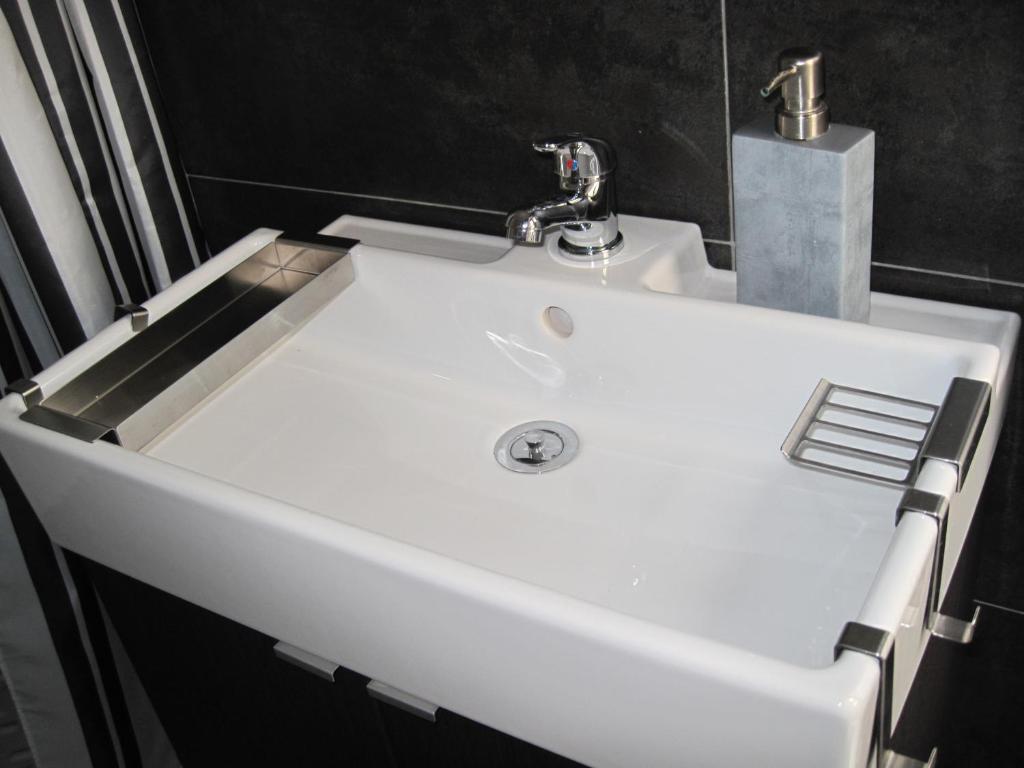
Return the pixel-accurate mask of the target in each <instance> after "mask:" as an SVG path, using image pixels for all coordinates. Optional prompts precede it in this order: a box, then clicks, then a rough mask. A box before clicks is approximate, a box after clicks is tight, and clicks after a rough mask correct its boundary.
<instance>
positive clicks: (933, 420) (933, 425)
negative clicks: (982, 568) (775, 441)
mask: <svg viewBox="0 0 1024 768" xmlns="http://www.w3.org/2000/svg"><path fill="white" fill-rule="evenodd" d="M991 397H992V386H991V385H990V384H989V383H988V382H985V381H978V380H976V379H967V378H963V377H959V376H958V377H956V378H954V379H953V380H952V382H950V385H949V388H948V389H947V390H946V395H945V397H944V398H943V400H942V404H941V405H935V404H933V403H926V402H922V401H920V400H910V399H908V398H905V397H896V396H894V395H888V394H882V393H880V392H872V391H870V390H866V389H857V388H855V387H846V386H842V385H839V384H833V383H832V382H830V381H828V380H826V379H822V380H821V381H819V382H818V385H817V386H816V387H815V388H814V392H813V393H812V394H811V397H810V399H809V400H808V401H807V404H806V405H805V406H804V408H803V410H802V411H801V412H800V415H799V416H798V417H797V420H796V422H795V423H794V424H793V427H792V429H790V431H789V434H788V435H787V436H786V439H785V441H783V443H782V453H783V454H784V455H785V456H786V458H787V459H789V460H790V461H792V462H794V463H795V464H800V465H803V466H806V467H810V468H812V469H819V470H823V471H825V472H831V473H833V474H839V475H845V476H847V477H853V478H857V479H860V480H867V481H870V482H875V483H882V484H885V485H897V486H902V487H911V486H913V484H914V481H915V480H916V479H917V475H918V473H919V472H920V470H921V466H922V465H923V464H924V461H925V460H926V459H935V460H936V461H943V462H947V463H949V464H952V465H953V466H954V467H955V468H956V476H957V486H956V489H957V490H958V491H959V490H960V489H961V488H962V487H963V484H964V480H965V479H966V477H967V472H968V470H969V469H970V466H971V461H972V460H973V459H974V452H975V450H977V447H978V441H979V440H980V439H981V433H982V430H983V429H984V427H985V422H986V419H987V417H988V407H989V401H990V400H991Z"/></svg>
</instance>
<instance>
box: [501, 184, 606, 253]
mask: <svg viewBox="0 0 1024 768" xmlns="http://www.w3.org/2000/svg"><path fill="white" fill-rule="evenodd" d="M589 207H590V205H589V201H588V200H587V198H586V197H584V196H583V195H572V196H571V197H561V198H556V199H555V200H548V201H546V202H543V203H539V204H537V205H535V206H533V207H532V208H524V209H522V210H518V211H512V213H510V214H509V215H508V218H507V219H506V220H505V230H506V232H507V236H508V238H509V239H510V240H512V241H513V242H516V243H524V244H526V245H540V244H541V243H542V242H544V230H545V229H547V228H548V227H551V226H554V225H555V224H567V223H570V222H576V221H581V220H583V219H584V218H586V214H587V211H588V209H589Z"/></svg>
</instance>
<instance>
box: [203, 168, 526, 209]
mask: <svg viewBox="0 0 1024 768" xmlns="http://www.w3.org/2000/svg"><path fill="white" fill-rule="evenodd" d="M187 175H188V177H189V178H190V179H200V180H202V181H221V182H224V183H226V184H247V185H249V186H252V187H268V188H270V189H287V190H291V191H293V192H316V193H319V194H322V195H334V196H336V197H359V198H363V199H365V200H381V201H383V202H388V203H403V204H405V205H421V206H424V207H427V208H450V209H452V210H455V211H470V212H472V213H488V214H494V215H496V216H505V215H506V214H507V213H508V212H507V211H494V210H491V209H489V208H472V207H470V206H466V205H452V204H449V203H431V202H427V201H426V200H407V199H405V198H401V197H387V196H385V195H368V194H364V193H361V192H343V191H341V190H338V189H323V188H321V187H300V186H296V185H293V184H276V183H274V182H270V181H254V180H252V179H233V178H229V177H226V176H207V175H206V174H202V173H189V174H187Z"/></svg>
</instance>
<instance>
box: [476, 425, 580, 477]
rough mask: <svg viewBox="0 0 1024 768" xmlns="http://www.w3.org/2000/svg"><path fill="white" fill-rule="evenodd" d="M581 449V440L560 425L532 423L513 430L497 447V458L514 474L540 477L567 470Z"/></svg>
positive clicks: (506, 434) (501, 439) (500, 440)
mask: <svg viewBox="0 0 1024 768" xmlns="http://www.w3.org/2000/svg"><path fill="white" fill-rule="evenodd" d="M579 447H580V439H579V437H577V436H576V433H575V432H573V431H572V429H571V428H569V427H567V426H566V425H565V424H560V423H559V422H557V421H528V422H526V423H525V424H520V425H519V426H518V427H512V429H510V430H509V431H508V432H506V433H505V434H504V435H502V436H501V437H500V438H499V439H498V442H497V443H496V444H495V446H494V458H495V459H497V460H498V463H499V464H501V466H503V467H505V468H506V469H511V470H512V471H513V472H525V473H527V474H534V475H536V474H540V473H541V472H550V471H551V470H552V469H558V468H559V467H562V466H565V465H566V464H568V463H569V462H570V461H572V459H573V457H575V456H576V452H577V451H578V450H579Z"/></svg>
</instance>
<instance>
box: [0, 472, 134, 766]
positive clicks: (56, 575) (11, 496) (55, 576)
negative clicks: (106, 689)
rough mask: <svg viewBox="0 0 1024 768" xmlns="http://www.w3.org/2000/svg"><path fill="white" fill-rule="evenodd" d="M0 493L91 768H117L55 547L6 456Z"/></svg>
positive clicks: (0, 480)
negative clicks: (83, 735) (23, 559)
mask: <svg viewBox="0 0 1024 768" xmlns="http://www.w3.org/2000/svg"><path fill="white" fill-rule="evenodd" d="M0 490H2V492H3V495H4V498H5V499H6V501H7V509H8V512H9V514H10V516H11V523H12V524H13V526H14V531H15V533H16V534H17V536H18V544H19V545H20V546H21V551H22V552H23V553H24V556H25V563H26V565H27V567H28V571H29V576H30V577H31V579H32V584H33V586H34V587H35V589H36V593H37V594H38V596H39V603H40V605H41V606H42V609H43V616H44V617H45V618H46V624H47V627H48V629H49V630H50V635H51V637H52V638H53V644H54V647H55V648H56V650H57V657H58V658H59V659H60V664H61V668H62V669H63V671H64V677H65V679H66V680H67V683H68V689H69V690H70V692H71V699H72V702H73V703H74V705H75V711H76V712H77V713H78V719H79V722H80V723H81V725H82V731H83V733H84V734H85V742H86V747H87V748H88V750H89V755H90V757H91V758H92V763H93V768H107V767H108V766H109V767H110V768H116V766H117V756H116V752H115V750H114V743H113V741H112V739H111V735H110V731H109V729H108V728H107V722H106V718H105V717H104V715H103V707H102V705H101V703H100V697H99V693H98V691H97V689H96V683H95V680H94V679H93V675H92V669H91V667H90V665H89V659H88V657H87V656H86V654H85V649H84V648H83V646H82V636H81V634H80V633H79V631H78V624H77V622H76V621H75V614H74V609H73V608H72V607H71V601H70V598H69V597H68V593H67V589H66V587H65V586H64V578H63V576H62V575H61V572H60V566H59V565H58V564H57V556H56V554H55V553H54V551H53V545H52V543H51V542H50V538H49V536H47V535H46V531H45V530H44V529H43V526H42V524H41V523H40V522H39V518H37V517H36V514H35V512H34V511H33V510H32V507H31V506H30V505H29V503H28V500H27V499H26V498H25V495H24V494H23V493H22V491H21V488H20V487H19V486H18V483H17V481H16V480H15V479H14V475H12V474H11V471H10V469H9V468H8V467H7V462H6V461H4V460H3V458H2V457H0ZM76 768H78V767H77V766H76ZM83 768H84V767H83Z"/></svg>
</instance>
